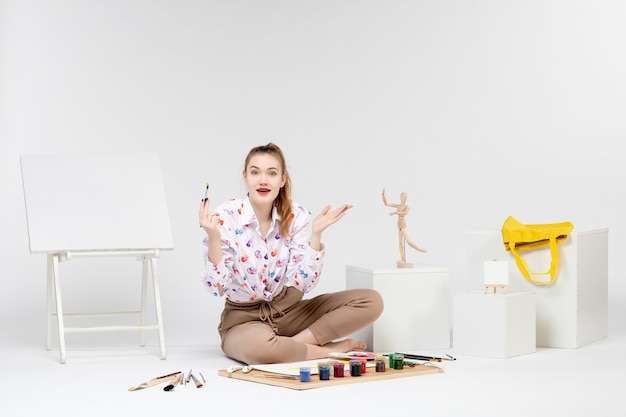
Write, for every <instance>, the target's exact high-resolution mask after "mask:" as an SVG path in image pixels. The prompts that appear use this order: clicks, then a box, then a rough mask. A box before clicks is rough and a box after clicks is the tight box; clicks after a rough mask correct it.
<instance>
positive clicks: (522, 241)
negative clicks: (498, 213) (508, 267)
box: [502, 216, 574, 285]
mask: <svg viewBox="0 0 626 417" xmlns="http://www.w3.org/2000/svg"><path fill="white" fill-rule="evenodd" d="M573 228H574V226H573V225H572V223H570V222H562V223H552V224H528V225H525V224H522V223H520V222H519V221H518V220H516V219H515V218H513V217H512V216H509V217H508V218H507V219H506V220H505V221H504V224H503V225H502V239H503V241H504V245H505V249H506V250H507V251H510V252H511V253H512V254H513V256H514V257H515V263H516V264H517V268H518V269H519V271H520V272H521V273H522V275H523V276H524V278H526V279H527V280H528V281H530V282H532V283H534V284H537V285H547V284H551V283H553V282H554V279H555V277H556V267H557V264H558V260H559V252H558V248H557V242H558V241H561V240H563V239H566V238H567V236H568V235H569V233H570V232H571V230H572V229H573ZM546 245H549V247H550V257H551V261H550V268H549V269H548V270H547V271H546V272H535V271H530V270H529V268H528V264H527V262H526V260H525V259H524V258H522V256H521V255H520V254H519V249H529V248H533V247H543V246H546ZM531 274H534V275H550V280H549V281H538V280H536V279H534V278H533V277H532V275H531Z"/></svg>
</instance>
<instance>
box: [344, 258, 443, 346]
mask: <svg viewBox="0 0 626 417" xmlns="http://www.w3.org/2000/svg"><path fill="white" fill-rule="evenodd" d="M346 287H347V288H348V289H352V288H372V289H375V290H377V291H378V292H379V293H380V294H381V296H382V297H383V300H384V303H385V308H384V310H383V313H382V314H381V316H380V317H379V318H378V320H376V321H375V322H374V323H373V325H371V326H368V327H367V328H365V329H363V330H361V331H359V332H356V333H355V334H353V335H352V336H351V337H353V338H357V339H359V340H362V341H364V342H365V343H367V348H368V350H371V351H375V352H399V351H414V350H420V349H448V348H449V347H450V310H451V308H450V269H449V268H447V267H429V266H414V267H413V268H397V267H362V266H346Z"/></svg>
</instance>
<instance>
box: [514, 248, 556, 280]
mask: <svg viewBox="0 0 626 417" xmlns="http://www.w3.org/2000/svg"><path fill="white" fill-rule="evenodd" d="M509 250H510V251H511V253H512V254H513V256H514V257H515V263H516V264H517V268H518V269H519V271H520V272H521V273H522V275H523V276H524V278H526V279H527V280H529V281H530V282H532V283H534V284H537V285H546V284H552V283H553V282H554V277H555V276H556V265H557V262H558V260H559V251H558V250H557V247H556V238H550V256H551V257H552V259H551V261H550V269H548V270H547V271H546V272H535V271H530V272H529V269H528V264H527V263H526V259H524V258H522V257H521V256H520V254H519V253H518V251H517V249H516V248H515V242H509ZM530 274H535V275H548V274H549V275H550V280H549V281H547V282H546V281H538V280H536V279H534V278H533V277H532V276H531V275H530Z"/></svg>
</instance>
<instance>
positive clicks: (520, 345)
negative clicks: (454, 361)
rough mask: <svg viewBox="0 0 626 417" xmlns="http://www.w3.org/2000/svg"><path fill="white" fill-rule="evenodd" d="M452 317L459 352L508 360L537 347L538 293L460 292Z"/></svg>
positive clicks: (455, 345)
mask: <svg viewBox="0 0 626 417" xmlns="http://www.w3.org/2000/svg"><path fill="white" fill-rule="evenodd" d="M452 316H453V322H452V334H453V338H452V340H453V342H452V349H453V351H454V353H455V354H456V355H471V356H472V355H473V356H485V357H490V358H501V359H504V358H510V357H512V356H519V355H526V354H528V353H534V352H535V350H536V348H535V346H536V343H535V323H536V317H535V294H532V293H508V294H484V293H482V292H481V293H459V294H456V295H455V296H454V304H453V313H452Z"/></svg>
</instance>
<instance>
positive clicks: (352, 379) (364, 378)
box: [217, 365, 443, 390]
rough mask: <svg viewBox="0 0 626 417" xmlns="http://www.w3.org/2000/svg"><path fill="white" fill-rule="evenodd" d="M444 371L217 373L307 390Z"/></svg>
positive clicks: (429, 367) (428, 368)
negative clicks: (288, 375) (303, 378)
mask: <svg viewBox="0 0 626 417" xmlns="http://www.w3.org/2000/svg"><path fill="white" fill-rule="evenodd" d="M442 372H443V369H442V368H440V367H438V366H432V365H417V366H415V367H407V366H405V367H404V369H401V370H399V369H398V370H396V369H389V368H387V370H386V371H385V372H376V371H375V370H374V368H368V369H367V372H366V373H364V374H362V375H361V376H350V373H349V372H346V373H345V376H344V377H342V378H334V377H333V375H332V369H331V375H330V379H329V380H327V381H320V379H319V376H318V375H311V381H310V382H300V379H299V378H297V379H284V378H275V377H272V376H278V375H280V374H275V373H272V372H265V371H260V370H258V369H253V370H252V371H250V372H249V373H243V372H241V371H237V372H234V373H231V374H229V373H228V372H227V371H226V369H220V370H219V371H218V373H217V374H218V375H219V376H224V377H226V378H233V379H240V380H242V381H249V382H257V383H260V384H266V385H274V386H277V387H283V388H290V389H295V390H307V389H313V388H322V387H331V386H335V385H344V384H355V383H359V382H373V381H382V380H385V379H395V378H406V377H411V376H420V375H430V374H438V373H442Z"/></svg>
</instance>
